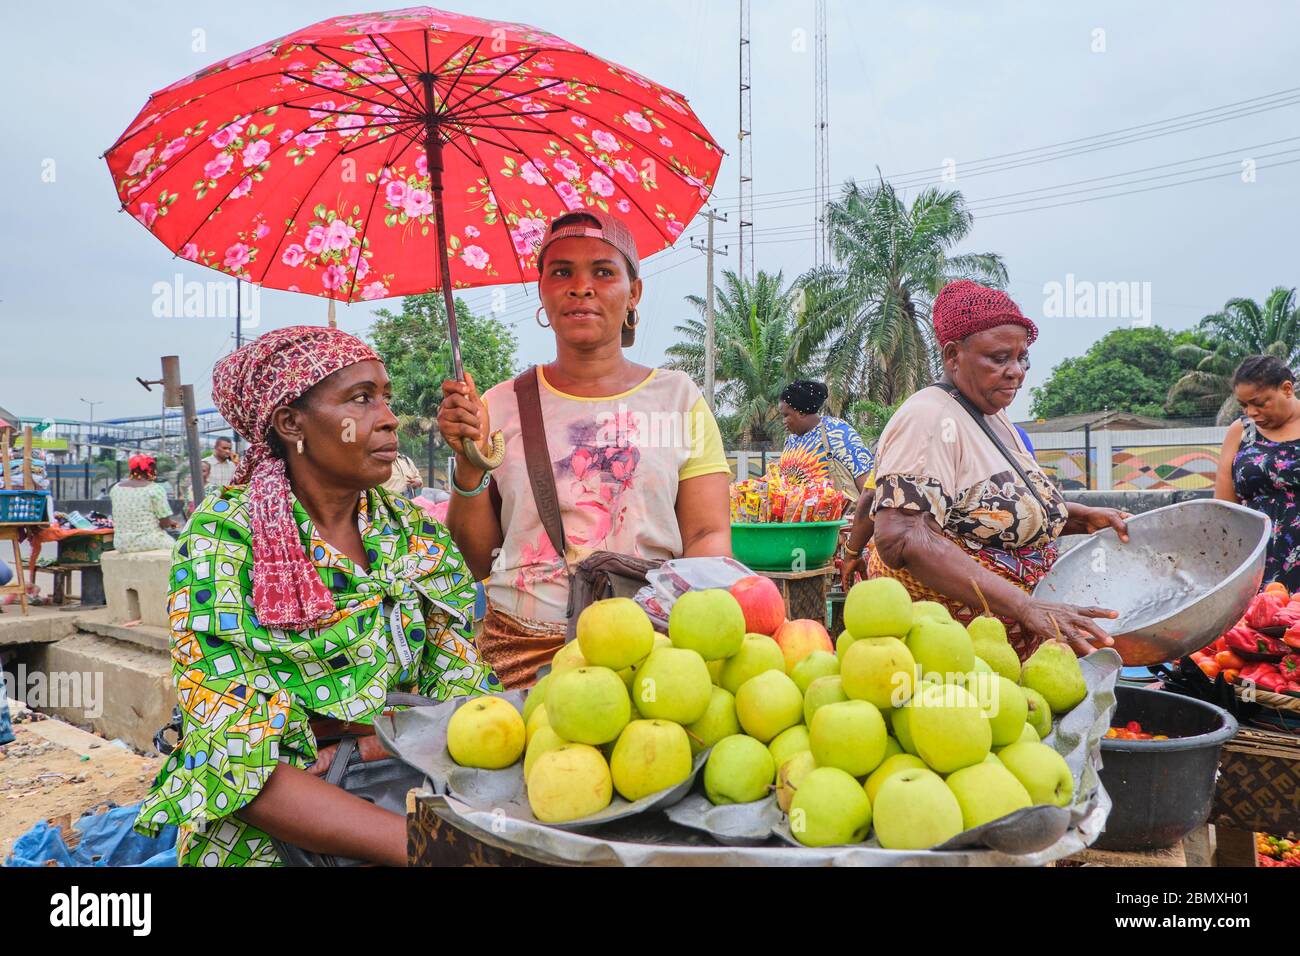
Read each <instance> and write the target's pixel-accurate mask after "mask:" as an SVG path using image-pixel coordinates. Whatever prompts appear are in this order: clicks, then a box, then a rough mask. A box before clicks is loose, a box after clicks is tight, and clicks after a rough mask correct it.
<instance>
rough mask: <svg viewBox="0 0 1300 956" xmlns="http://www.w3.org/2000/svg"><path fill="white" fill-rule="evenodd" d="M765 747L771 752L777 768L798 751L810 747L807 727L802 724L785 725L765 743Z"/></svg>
mask: <svg viewBox="0 0 1300 956" xmlns="http://www.w3.org/2000/svg"><path fill="white" fill-rule="evenodd" d="M767 749H768V750H770V751H771V752H772V759H773V760H774V761H776V765H777V767H778V768H779V767H780V766H781V764H783V763H785V762H786V760H788V759H789V758H790V757H793V756H794V755H795V754H797V753H799V751H801V750H810V749H811V744H809V742H808V728H807V727H805V726H804V725H803V724H795V725H794V726H793V727H787V728H786V729H785V730H783V731H781V732H780V733H779V734H777V735H776V736H775V737H773V738H772V742H771V743H770V744H768V745H767Z"/></svg>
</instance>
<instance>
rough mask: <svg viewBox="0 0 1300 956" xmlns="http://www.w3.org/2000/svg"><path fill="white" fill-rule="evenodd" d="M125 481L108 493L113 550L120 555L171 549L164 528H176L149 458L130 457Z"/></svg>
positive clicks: (164, 490) (152, 461)
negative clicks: (110, 504)
mask: <svg viewBox="0 0 1300 956" xmlns="http://www.w3.org/2000/svg"><path fill="white" fill-rule="evenodd" d="M126 464H127V468H128V469H129V473H128V477H126V478H124V479H122V480H121V481H119V482H118V483H117V484H116V485H114V486H113V488H112V490H110V491H109V493H108V498H109V500H110V501H111V502H113V548H114V549H115V550H116V551H118V552H119V553H122V554H129V553H131V552H133V551H154V550H157V549H159V548H166V549H167V550H168V551H170V550H171V549H172V545H174V544H175V543H176V542H175V541H173V540H172V537H171V535H169V534H168V533H167V532H166V531H164V530H163V528H176V527H179V526H180V523H179V522H178V521H176V519H174V518H173V517H172V506H171V502H170V501H168V500H167V489H166V487H164V486H163V485H161V484H159V483H158V465H157V462H156V460H155V459H154V458H153V456H152V455H132V456H131V457H130V459H128V461H127V463H126Z"/></svg>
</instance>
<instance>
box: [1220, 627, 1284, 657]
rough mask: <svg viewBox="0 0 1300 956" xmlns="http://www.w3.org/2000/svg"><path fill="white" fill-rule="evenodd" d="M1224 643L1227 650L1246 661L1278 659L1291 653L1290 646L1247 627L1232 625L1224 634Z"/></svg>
mask: <svg viewBox="0 0 1300 956" xmlns="http://www.w3.org/2000/svg"><path fill="white" fill-rule="evenodd" d="M1224 643H1225V644H1227V646H1228V647H1227V649H1228V650H1230V651H1232V653H1234V654H1236V655H1237V656H1238V657H1240V658H1241V659H1242V660H1247V661H1280V660H1281V659H1282V658H1284V657H1286V655H1287V654H1289V653H1291V648H1290V647H1288V646H1287V645H1286V644H1283V643H1282V642H1281V641H1279V640H1276V639H1274V638H1271V637H1265V636H1264V635H1263V634H1260V633H1259V632H1257V631H1252V630H1249V629H1247V628H1237V627H1234V628H1233V629H1232V630H1230V631H1229V632H1228V633H1227V634H1226V635H1225V637H1224Z"/></svg>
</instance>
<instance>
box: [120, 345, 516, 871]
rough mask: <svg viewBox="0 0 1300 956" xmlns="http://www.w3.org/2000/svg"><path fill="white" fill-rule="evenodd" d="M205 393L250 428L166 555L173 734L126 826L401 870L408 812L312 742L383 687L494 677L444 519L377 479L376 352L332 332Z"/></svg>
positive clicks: (354, 728)
mask: <svg viewBox="0 0 1300 956" xmlns="http://www.w3.org/2000/svg"><path fill="white" fill-rule="evenodd" d="M212 378H213V382H212V397H213V400H214V401H215V403H216V405H217V408H218V409H219V410H220V412H221V414H222V416H223V417H224V418H225V419H226V420H227V421H228V422H230V424H231V425H232V426H234V428H235V430H236V431H238V432H239V434H240V435H242V436H243V437H244V439H245V440H247V441H248V442H249V447H248V452H247V454H246V456H245V457H244V459H243V461H242V462H241V463H240V467H239V470H238V471H237V472H236V473H235V483H234V484H232V485H229V486H227V487H225V488H223V489H221V490H219V491H216V492H214V493H212V494H211V495H209V496H208V497H207V498H206V499H205V500H204V501H203V503H202V504H201V505H199V507H198V509H197V510H196V511H195V513H194V515H193V516H192V517H191V518H190V520H189V523H188V524H187V525H186V527H185V530H184V532H183V533H182V534H181V537H180V540H179V541H178V542H177V544H176V549H175V551H174V553H173V562H172V571H171V591H170V595H169V599H168V611H169V614H170V618H171V648H172V659H173V662H174V663H173V676H174V678H175V681H176V688H177V692H178V696H179V698H180V706H181V710H182V712H183V727H182V739H181V743H180V745H179V746H178V747H177V749H176V750H175V751H174V752H173V753H172V754H171V756H170V757H169V758H168V760H167V762H166V764H165V765H164V766H163V769H162V772H161V773H160V774H159V776H158V779H157V781H156V782H155V785H154V789H153V791H152V792H151V793H150V795H149V796H148V797H147V798H146V799H145V801H144V803H143V805H142V806H141V808H140V814H139V816H138V817H137V820H136V826H137V828H138V829H140V830H141V832H144V833H147V834H149V835H156V834H157V831H158V829H159V828H160V827H162V826H164V825H166V824H174V825H176V826H179V827H180V828H181V836H180V839H179V840H178V841H177V852H178V856H179V858H180V862H181V863H182V865H189V866H272V865H277V864H278V863H279V862H280V856H279V854H278V853H277V851H276V848H275V845H274V843H273V841H272V839H271V838H275V839H278V840H281V841H283V842H285V843H288V844H291V845H294V846H299V847H302V848H303V849H306V850H309V851H314V852H317V853H323V854H334V855H339V856H345V857H352V858H357V859H363V860H369V861H372V862H376V863H387V864H390V865H402V864H404V863H405V861H406V823H405V820H404V819H403V818H402V817H401V816H400V815H398V814H396V813H391V812H389V811H388V810H384V809H382V808H380V807H377V806H375V805H373V804H371V803H368V802H366V801H365V800H362V799H361V798H359V797H356V796H353V795H351V794H349V793H347V792H346V791H344V790H342V789H340V788H338V787H335V786H333V785H331V784H329V783H326V782H325V781H323V780H321V779H319V777H320V776H321V775H322V774H324V773H325V771H326V770H327V769H328V767H329V764H330V762H331V760H332V758H333V753H334V751H333V745H326V744H325V743H324V740H326V739H328V738H338V737H339V736H341V735H343V734H347V735H353V736H358V737H360V744H359V749H360V752H361V755H362V759H370V758H372V757H377V756H387V752H386V751H385V750H384V749H383V747H382V745H380V744H379V741H378V739H377V738H376V737H374V736H373V732H372V731H371V727H370V725H371V721H372V720H373V719H374V717H375V716H376V715H377V714H378V713H379V712H380V711H381V710H382V709H383V707H384V701H385V698H386V697H387V694H388V692H389V691H393V690H415V691H418V692H419V693H421V694H424V695H425V696H428V697H433V698H436V699H438V700H446V699H449V698H452V697H457V696H464V695H470V694H475V693H484V692H490V691H497V690H500V684H498V683H497V681H496V679H495V678H494V677H493V676H492V673H491V671H490V670H489V669H488V668H487V666H486V665H484V664H483V663H482V662H481V661H479V659H478V655H477V654H476V653H475V651H474V647H473V644H472V642H471V639H470V636H469V612H470V608H471V607H472V605H473V602H474V587H473V579H472V578H471V577H470V575H469V574H468V572H467V571H466V569H465V564H464V561H463V560H462V559H461V556H460V553H459V552H458V551H457V550H456V546H455V545H454V544H453V543H452V542H451V540H450V538H449V537H448V535H447V533H446V530H445V529H444V528H442V527H441V526H440V525H435V524H432V523H431V522H428V521H425V520H423V518H422V517H421V516H420V514H419V512H418V510H416V509H415V508H414V507H413V506H411V505H410V504H409V503H408V502H407V501H406V500H405V499H403V498H399V497H395V496H392V495H390V494H389V493H388V492H387V491H385V490H383V489H382V488H381V487H378V486H379V485H380V484H381V483H382V482H383V481H385V480H387V478H388V476H389V472H390V471H391V470H392V466H393V460H394V458H395V457H396V455H397V418H396V416H394V415H393V413H392V412H391V411H390V410H389V408H388V401H389V398H390V397H391V393H390V391H389V382H388V375H387V372H386V371H385V370H384V365H383V363H382V362H380V361H379V359H378V356H376V355H375V353H374V352H373V351H371V349H370V348H369V346H367V345H366V344H365V343H363V342H361V341H359V340H358V339H355V338H353V337H352V336H351V335H348V334H347V333H345V332H340V331H338V330H336V329H329V328H312V327H307V326H291V327H289V328H283V329H277V330H275V331H273V332H269V333H267V334H265V335H263V336H262V337H261V338H259V339H257V340H256V341H254V342H252V343H250V344H248V345H246V346H244V347H243V348H241V349H240V350H239V351H237V352H235V353H234V354H233V355H230V356H228V357H226V358H225V359H222V360H221V362H220V363H218V365H217V367H216V369H215V370H214V371H213V376H212Z"/></svg>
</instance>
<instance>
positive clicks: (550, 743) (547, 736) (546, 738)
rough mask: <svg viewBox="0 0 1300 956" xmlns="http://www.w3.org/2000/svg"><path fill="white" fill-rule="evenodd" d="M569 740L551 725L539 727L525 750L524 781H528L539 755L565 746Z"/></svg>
mask: <svg viewBox="0 0 1300 956" xmlns="http://www.w3.org/2000/svg"><path fill="white" fill-rule="evenodd" d="M568 742H569V741H567V740H565V739H564V738H563V737H561V736H560V735H559V734H557V733H556V732H555V731H554V730H552V729H551V728H550V727H549V726H546V727H539V728H537V733H535V734H533V739H532V740H530V741H528V749H527V750H525V751H524V782H525V783H527V781H528V775H529V774H530V773H532V771H533V765H534V764H536V763H537V758H538V757H540V756H541V755H542V754H544V753H546V752H547V751H548V750H554V749H555V748H556V747H563V746H564V745H565V744H567V743H568Z"/></svg>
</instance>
